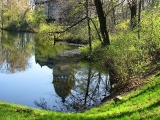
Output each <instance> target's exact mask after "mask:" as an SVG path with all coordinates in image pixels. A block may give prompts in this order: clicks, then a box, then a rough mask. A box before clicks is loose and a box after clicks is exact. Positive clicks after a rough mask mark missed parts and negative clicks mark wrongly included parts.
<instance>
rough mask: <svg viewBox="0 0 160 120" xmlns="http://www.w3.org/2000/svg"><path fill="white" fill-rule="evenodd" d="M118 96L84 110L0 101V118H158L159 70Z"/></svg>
mask: <svg viewBox="0 0 160 120" xmlns="http://www.w3.org/2000/svg"><path fill="white" fill-rule="evenodd" d="M122 97H123V99H122V101H119V102H114V101H113V100H111V101H109V102H107V103H104V104H103V105H101V106H99V107H96V108H93V109H91V110H87V111H86V112H84V113H59V112H51V111H44V110H37V109H31V108H27V107H24V106H20V105H15V104H9V103H5V102H0V120H27V119H29V120H30V119H32V120H35V119H37V120H54V119H55V120H58V119H60V120H61V119H63V120H74V119H79V120H84V119H86V120H89V119H96V120H98V119H99V120H102V119H104V120H140V119H141V120H142V119H143V120H159V119H160V72H159V73H157V74H155V75H152V76H150V77H149V78H148V79H147V80H145V83H144V85H143V86H141V87H139V88H137V90H134V91H132V92H130V93H125V94H124V95H122Z"/></svg>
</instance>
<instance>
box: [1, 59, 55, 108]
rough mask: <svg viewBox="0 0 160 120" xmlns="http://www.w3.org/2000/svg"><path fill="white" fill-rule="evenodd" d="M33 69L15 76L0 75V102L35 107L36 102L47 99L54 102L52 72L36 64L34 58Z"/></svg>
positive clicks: (31, 61) (32, 61)
mask: <svg viewBox="0 0 160 120" xmlns="http://www.w3.org/2000/svg"><path fill="white" fill-rule="evenodd" d="M29 63H30V64H31V68H29V69H27V70H26V71H24V72H20V73H15V74H5V73H0V100H2V101H6V102H12V103H18V104H23V105H27V106H30V107H35V104H34V101H35V100H37V99H40V98H43V97H44V98H47V100H49V101H47V102H50V103H51V102H53V100H52V98H51V96H50V93H51V92H52V93H53V94H55V91H54V88H53V85H52V83H51V82H52V70H51V69H49V68H48V67H45V66H44V67H43V68H42V69H41V67H40V66H39V65H38V64H36V63H35V58H34V56H32V57H31V58H30V61H29Z"/></svg>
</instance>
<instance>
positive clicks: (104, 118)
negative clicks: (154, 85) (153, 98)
mask: <svg viewBox="0 0 160 120" xmlns="http://www.w3.org/2000/svg"><path fill="white" fill-rule="evenodd" d="M157 106H160V100H159V101H157V102H155V103H154V104H152V105H150V106H148V107H145V108H144V109H139V110H135V111H132V112H123V113H120V114H119V115H112V116H108V117H107V116H106V117H102V116H99V117H98V118H97V120H114V119H117V120H118V119H121V118H124V117H125V116H127V117H130V116H131V115H132V114H134V113H135V112H138V113H142V112H143V111H145V110H150V111H151V110H153V109H154V108H156V107H157ZM157 115H158V113H157ZM152 116H153V117H154V118H156V114H154V115H150V116H147V118H150V117H152ZM142 119H144V118H142ZM156 119H157V118H156Z"/></svg>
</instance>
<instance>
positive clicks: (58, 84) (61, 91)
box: [53, 67, 75, 102]
mask: <svg viewBox="0 0 160 120" xmlns="http://www.w3.org/2000/svg"><path fill="white" fill-rule="evenodd" d="M74 83H75V80H74V76H73V75H72V74H71V73H70V70H67V69H61V68H59V69H56V67H54V68H53V85H54V89H55V92H56V93H57V95H58V96H59V97H61V98H62V102H65V98H66V97H67V96H68V95H69V94H70V93H71V90H72V89H73V87H74Z"/></svg>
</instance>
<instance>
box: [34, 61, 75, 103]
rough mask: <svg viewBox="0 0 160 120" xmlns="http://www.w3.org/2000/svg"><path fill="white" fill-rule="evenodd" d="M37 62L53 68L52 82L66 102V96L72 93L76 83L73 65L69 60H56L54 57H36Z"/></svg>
mask: <svg viewBox="0 0 160 120" xmlns="http://www.w3.org/2000/svg"><path fill="white" fill-rule="evenodd" d="M36 63H38V64H39V65H40V66H41V67H43V66H48V67H49V68H50V69H53V82H52V83H53V86H54V89H55V92H56V93H57V95H58V96H59V97H61V98H62V102H65V98H66V97H67V96H68V95H69V94H70V93H71V90H72V89H73V87H74V84H75V80H74V75H73V73H72V72H71V71H72V67H71V66H69V63H68V61H67V62H66V61H65V62H64V60H63V59H62V60H61V59H59V60H54V59H52V58H48V59H43V58H36Z"/></svg>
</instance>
